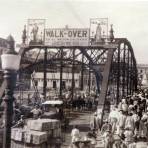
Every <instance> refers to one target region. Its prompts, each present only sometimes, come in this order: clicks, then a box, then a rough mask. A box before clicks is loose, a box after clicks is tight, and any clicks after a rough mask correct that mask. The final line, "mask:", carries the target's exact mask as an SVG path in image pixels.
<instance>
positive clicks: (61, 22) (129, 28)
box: [0, 0, 148, 64]
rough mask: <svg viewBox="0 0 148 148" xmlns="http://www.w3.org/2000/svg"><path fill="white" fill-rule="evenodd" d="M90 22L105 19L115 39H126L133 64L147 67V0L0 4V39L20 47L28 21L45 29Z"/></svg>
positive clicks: (13, 1)
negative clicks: (38, 21) (41, 23)
mask: <svg viewBox="0 0 148 148" xmlns="http://www.w3.org/2000/svg"><path fill="white" fill-rule="evenodd" d="M90 18H108V19H109V24H113V29H114V34H115V37H117V38H118V37H122V38H127V39H128V40H129V41H130V42H131V44H132V46H133V49H134V52H135V56H136V59H137V63H142V64H148V0H143V1H138V0H0V37H1V38H7V36H8V35H9V34H11V35H12V36H13V37H14V39H15V41H16V43H21V36H22V30H23V26H24V25H25V24H27V20H28V19H46V27H47V28H55V27H59V28H62V27H65V25H68V26H69V27H72V28H77V27H82V28H88V27H89V21H90Z"/></svg>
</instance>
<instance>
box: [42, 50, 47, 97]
mask: <svg viewBox="0 0 148 148" xmlns="http://www.w3.org/2000/svg"><path fill="white" fill-rule="evenodd" d="M46 89H47V48H45V49H44V81H43V95H44V100H46V91H47V90H46Z"/></svg>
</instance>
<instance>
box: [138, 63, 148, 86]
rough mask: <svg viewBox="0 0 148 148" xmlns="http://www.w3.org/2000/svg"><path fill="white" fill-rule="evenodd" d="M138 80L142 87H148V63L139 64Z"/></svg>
mask: <svg viewBox="0 0 148 148" xmlns="http://www.w3.org/2000/svg"><path fill="white" fill-rule="evenodd" d="M137 69H138V82H139V86H140V87H148V64H138V65H137Z"/></svg>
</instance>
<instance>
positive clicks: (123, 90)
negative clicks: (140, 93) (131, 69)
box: [122, 44, 126, 97]
mask: <svg viewBox="0 0 148 148" xmlns="http://www.w3.org/2000/svg"><path fill="white" fill-rule="evenodd" d="M123 50H124V51H123V63H122V65H123V68H122V97H125V70H126V69H125V66H126V62H125V52H126V46H125V44H124V49H123Z"/></svg>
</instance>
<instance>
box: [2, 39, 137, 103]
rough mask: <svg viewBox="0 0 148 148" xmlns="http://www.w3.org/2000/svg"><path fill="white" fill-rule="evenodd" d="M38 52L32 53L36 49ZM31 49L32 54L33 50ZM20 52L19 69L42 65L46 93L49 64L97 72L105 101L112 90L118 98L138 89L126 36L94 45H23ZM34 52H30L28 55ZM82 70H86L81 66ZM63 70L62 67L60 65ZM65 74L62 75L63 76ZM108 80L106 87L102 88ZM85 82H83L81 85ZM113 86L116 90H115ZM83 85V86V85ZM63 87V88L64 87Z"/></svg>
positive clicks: (133, 58) (131, 50)
mask: <svg viewBox="0 0 148 148" xmlns="http://www.w3.org/2000/svg"><path fill="white" fill-rule="evenodd" d="M110 49H112V51H113V54H112V57H111V58H110V59H111V62H110V66H109V67H107V69H108V68H109V75H108V76H107V80H104V81H103V72H104V73H105V67H106V66H105V65H107V64H106V63H107V60H108V58H109V57H108V56H109V50H110ZM34 50H35V51H36V53H37V54H36V55H35V56H34V57H32V56H33V54H32V53H33V51H34ZM30 53H31V54H30ZM19 54H20V55H21V56H22V60H21V68H20V73H25V72H27V73H32V72H33V71H34V70H41V69H43V72H44V93H46V92H45V89H46V74H45V73H46V72H47V69H48V66H50V67H52V66H53V65H54V66H55V67H56V66H57V67H63V66H65V67H67V66H69V67H70V68H71V69H72V70H71V72H72V73H74V72H75V71H74V69H76V68H74V67H79V69H81V68H82V69H83V68H84V69H86V70H89V69H90V71H91V72H93V73H94V75H95V77H96V84H97V88H98V92H99V93H100V96H101V93H104V94H105V95H104V98H100V100H101V102H105V99H106V96H107V95H108V93H109V91H112V92H113V93H114V96H115V98H116V102H117V103H118V102H119V100H120V99H121V98H122V97H124V96H126V95H131V94H133V92H134V91H136V89H137V67H136V60H135V56H134V51H133V49H132V46H131V44H130V42H129V41H128V40H127V39H125V38H120V39H115V40H114V41H113V42H112V43H108V44H107V45H105V44H102V45H95V46H88V47H69V48H68V47H49V46H38V45H37V46H23V47H22V48H21V49H20V51H19ZM29 54H30V55H31V56H28V55H29ZM81 71H82V73H83V70H81ZM60 72H62V68H61V69H60ZM60 77H61V78H62V75H61V76H60ZM102 83H106V84H107V85H106V87H107V88H106V89H105V90H106V91H105V92H102V91H104V90H102V89H100V88H101V86H102V85H103V84H102ZM82 86H83V85H82ZM4 88H5V82H3V84H2V87H1V92H0V94H3V90H4ZM113 88H114V90H113ZM81 89H82V88H81ZM61 91H62V90H61Z"/></svg>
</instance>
